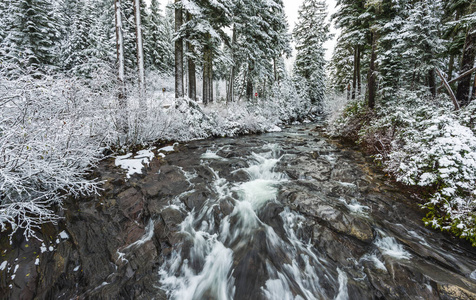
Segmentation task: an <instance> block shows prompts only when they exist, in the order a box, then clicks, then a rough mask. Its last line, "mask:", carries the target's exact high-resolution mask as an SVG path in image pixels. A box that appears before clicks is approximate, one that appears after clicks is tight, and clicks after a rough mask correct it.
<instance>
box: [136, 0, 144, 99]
mask: <svg viewBox="0 0 476 300" xmlns="http://www.w3.org/2000/svg"><path fill="white" fill-rule="evenodd" d="M134 16H135V21H136V44H137V68H138V79H139V97H140V102H141V106H143V105H144V104H143V102H144V101H143V98H144V95H145V75H144V46H143V42H142V25H141V16H140V0H134Z"/></svg>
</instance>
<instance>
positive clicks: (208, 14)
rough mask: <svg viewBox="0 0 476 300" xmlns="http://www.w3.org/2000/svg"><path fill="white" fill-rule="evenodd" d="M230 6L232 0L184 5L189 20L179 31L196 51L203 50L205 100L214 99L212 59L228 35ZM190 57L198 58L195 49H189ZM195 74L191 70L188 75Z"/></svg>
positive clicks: (219, 50) (217, 54)
mask: <svg viewBox="0 0 476 300" xmlns="http://www.w3.org/2000/svg"><path fill="white" fill-rule="evenodd" d="M230 8H231V1H229V0H217V1H187V2H186V5H185V6H184V9H185V11H186V13H187V22H186V23H185V24H184V26H183V28H181V32H180V34H181V36H183V37H186V40H187V43H189V45H190V46H193V48H194V52H196V53H199V52H201V54H202V56H201V62H202V71H203V74H202V79H203V103H204V104H207V103H209V102H213V79H214V76H213V74H214V72H213V62H214V60H215V59H216V58H217V57H218V56H221V55H222V52H221V47H220V45H221V43H222V42H223V41H225V40H227V39H228V37H227V35H226V34H225V32H224V28H225V27H226V26H227V25H228V24H229V23H230V15H231V12H230ZM190 46H189V47H190ZM189 47H188V48H189ZM188 58H189V59H197V58H195V57H194V53H188ZM193 75H194V74H190V75H189V77H193Z"/></svg>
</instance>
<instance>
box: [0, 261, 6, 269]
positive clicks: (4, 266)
mask: <svg viewBox="0 0 476 300" xmlns="http://www.w3.org/2000/svg"><path fill="white" fill-rule="evenodd" d="M6 267H7V261H4V262H2V264H0V271H3V270H5V268H6Z"/></svg>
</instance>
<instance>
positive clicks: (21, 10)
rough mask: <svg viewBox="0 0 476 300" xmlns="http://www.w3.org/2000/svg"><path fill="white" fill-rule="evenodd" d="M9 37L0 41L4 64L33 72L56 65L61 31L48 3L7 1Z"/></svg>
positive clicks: (43, 1)
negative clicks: (10, 64)
mask: <svg viewBox="0 0 476 300" xmlns="http://www.w3.org/2000/svg"><path fill="white" fill-rule="evenodd" d="M8 11H9V13H10V14H11V15H10V16H9V17H8V19H7V20H6V21H3V22H5V23H8V24H7V28H8V31H9V34H8V35H6V36H5V37H4V39H3V41H2V48H3V53H2V55H3V56H4V58H5V60H6V61H7V62H10V63H12V64H14V65H17V66H18V67H20V68H22V69H29V70H30V71H32V72H36V71H45V70H46V69H51V68H52V67H55V66H56V65H57V63H58V62H57V59H56V58H57V53H58V47H57V46H56V45H57V44H58V41H59V39H60V31H59V25H58V20H57V19H56V14H55V9H54V6H53V4H52V3H51V1H47V0H18V1H10V2H9V4H8Z"/></svg>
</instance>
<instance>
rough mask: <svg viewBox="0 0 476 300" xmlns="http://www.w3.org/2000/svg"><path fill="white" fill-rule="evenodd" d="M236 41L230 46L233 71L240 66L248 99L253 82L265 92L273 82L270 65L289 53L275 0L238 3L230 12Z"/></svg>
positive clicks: (283, 20)
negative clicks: (232, 48)
mask: <svg viewBox="0 0 476 300" xmlns="http://www.w3.org/2000/svg"><path fill="white" fill-rule="evenodd" d="M233 15H234V18H233V20H234V26H235V31H234V32H235V34H236V37H235V38H236V42H235V43H234V63H235V68H236V67H240V69H241V76H242V78H243V80H242V81H243V82H245V84H244V88H245V90H246V96H247V98H248V99H251V98H252V97H253V92H254V91H257V89H256V87H255V83H256V82H258V83H260V84H261V86H262V88H261V90H262V91H264V90H266V85H267V83H269V84H268V86H271V83H273V82H274V80H275V72H274V66H273V62H274V61H275V60H276V59H277V58H279V57H280V56H281V55H283V54H288V53H289V47H290V46H289V44H290V36H289V34H288V33H287V26H288V25H287V21H286V18H285V15H284V13H283V3H282V1H281V0H279V1H273V0H270V1H264V0H258V1H250V0H248V1H240V3H239V5H236V6H235V9H234V13H233Z"/></svg>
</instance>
